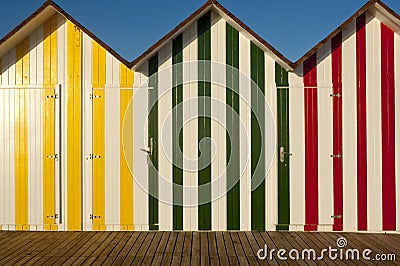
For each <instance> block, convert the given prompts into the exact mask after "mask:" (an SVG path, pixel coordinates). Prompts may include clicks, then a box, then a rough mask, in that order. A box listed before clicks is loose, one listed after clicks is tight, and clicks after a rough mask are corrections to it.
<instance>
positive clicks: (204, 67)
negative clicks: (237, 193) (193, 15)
mask: <svg viewBox="0 0 400 266" xmlns="http://www.w3.org/2000/svg"><path fill="white" fill-rule="evenodd" d="M197 34H198V59H199V60H211V12H208V13H206V14H205V15H204V16H203V17H201V18H200V19H199V20H198V21H197ZM198 75H199V76H198V79H199V82H198V96H199V102H198V104H199V106H198V113H199V114H198V138H199V139H198V143H200V141H201V140H202V139H203V138H206V137H208V138H211V119H210V118H209V117H210V115H211V102H210V100H209V99H206V98H202V96H207V97H211V83H210V82H207V81H204V80H211V79H210V77H211V67H210V64H209V62H208V63H201V62H200V63H199V69H198ZM201 80H203V81H201ZM205 115H207V116H208V117H205ZM204 150H205V151H207V153H208V154H209V156H206V157H207V158H203V159H202V161H201V162H200V161H199V164H200V165H203V166H204V165H207V167H203V169H200V170H199V173H198V184H199V191H198V199H199V202H207V203H205V204H201V205H199V208H198V219H199V230H211V186H209V187H207V188H206V189H203V188H200V186H201V185H204V184H210V182H211V163H210V162H211V144H210V145H207V146H206V147H204ZM199 157H200V149H199Z"/></svg>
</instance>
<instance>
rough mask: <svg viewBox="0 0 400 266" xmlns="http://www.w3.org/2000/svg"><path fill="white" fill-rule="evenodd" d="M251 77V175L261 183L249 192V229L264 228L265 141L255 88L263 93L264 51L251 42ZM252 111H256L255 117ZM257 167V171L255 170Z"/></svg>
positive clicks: (261, 102) (261, 109)
mask: <svg viewBox="0 0 400 266" xmlns="http://www.w3.org/2000/svg"><path fill="white" fill-rule="evenodd" d="M250 50H251V51H250V53H251V58H250V60H251V79H252V80H253V81H254V82H255V83H256V84H257V86H258V88H256V86H255V85H254V84H252V88H251V108H252V113H251V176H252V178H255V177H256V176H257V177H258V178H262V179H263V181H262V183H261V184H260V185H259V186H258V187H257V188H256V189H255V190H253V191H252V192H251V229H252V230H261V231H263V230H265V155H263V154H264V153H261V147H262V144H263V145H264V146H263V147H264V148H265V141H264V142H262V139H261V138H262V136H265V134H264V131H265V129H264V127H261V125H264V120H265V115H264V109H265V100H264V97H263V98H261V99H260V98H259V95H257V93H256V90H257V89H261V91H262V93H263V94H264V93H265V66H264V52H263V51H262V50H261V49H260V48H258V47H257V46H256V45H255V44H254V43H251V48H250ZM254 112H257V114H258V115H257V117H258V120H257V117H256V115H255V113H254ZM257 164H258V166H257ZM256 167H257V172H256V171H255V170H256Z"/></svg>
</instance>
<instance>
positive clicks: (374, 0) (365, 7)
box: [293, 0, 397, 68]
mask: <svg viewBox="0 0 400 266" xmlns="http://www.w3.org/2000/svg"><path fill="white" fill-rule="evenodd" d="M375 3H379V4H380V5H383V6H386V5H384V4H383V3H382V2H381V0H369V1H368V2H367V3H366V4H365V5H363V6H362V7H361V8H360V9H359V10H357V11H356V12H355V13H354V14H353V15H352V16H351V17H349V18H348V19H347V20H345V22H343V23H342V24H341V25H340V26H339V27H337V28H336V29H335V30H333V31H332V32H331V33H330V34H329V35H328V36H327V37H325V38H324V39H323V40H322V41H320V42H319V43H317V44H316V45H315V46H314V47H313V48H311V49H310V50H309V51H308V52H306V53H305V54H304V55H303V56H302V57H300V58H299V59H298V60H297V61H296V62H295V63H294V65H293V68H296V67H298V66H299V65H300V64H302V63H304V61H306V60H307V59H308V58H309V57H311V56H312V55H313V54H315V53H316V52H317V51H318V49H320V48H321V47H322V46H324V45H325V44H326V43H327V42H328V41H329V40H331V39H332V38H333V37H335V36H336V35H337V34H338V33H339V32H341V31H342V30H343V29H344V28H346V27H347V26H348V25H349V24H350V23H351V22H352V21H353V20H354V19H356V18H357V17H359V16H360V15H361V14H363V13H364V12H366V11H367V10H368V9H369V8H370V7H372V6H373V5H375ZM386 8H388V9H390V8H389V7H387V6H386ZM391 12H393V13H395V12H394V11H393V10H391ZM396 15H397V14H396Z"/></svg>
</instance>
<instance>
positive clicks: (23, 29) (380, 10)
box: [0, 0, 400, 71]
mask: <svg viewBox="0 0 400 266" xmlns="http://www.w3.org/2000/svg"><path fill="white" fill-rule="evenodd" d="M209 10H215V11H216V12H218V14H219V15H220V16H221V17H223V18H224V19H226V20H227V21H229V22H230V23H232V24H234V25H235V26H236V27H239V28H241V29H243V30H244V31H245V32H246V33H247V34H248V37H249V38H250V39H251V40H252V41H254V42H255V43H257V44H258V45H260V46H261V47H262V48H264V51H266V52H267V53H270V54H271V56H272V57H274V59H275V60H277V61H278V62H279V63H280V64H281V65H282V66H283V67H284V68H285V69H286V70H288V71H290V70H293V69H295V68H296V67H297V66H299V65H300V64H302V63H303V62H304V61H306V60H307V59H308V58H309V57H311V56H312V55H313V54H315V53H316V52H317V50H318V49H320V48H321V47H322V46H323V45H324V44H326V43H327V42H328V41H330V40H331V39H332V38H333V37H335V36H336V35H337V34H338V33H339V32H340V31H342V30H343V29H344V28H346V27H347V26H348V25H349V24H350V23H351V22H353V21H354V20H355V19H356V18H357V17H358V16H360V15H361V14H363V13H364V12H369V13H371V14H373V15H374V16H375V17H377V18H378V19H379V20H381V21H382V22H383V23H385V24H387V25H388V26H389V27H391V28H392V29H394V30H395V31H396V32H397V33H399V34H400V15H399V14H397V13H396V12H394V11H393V10H392V9H390V8H389V7H388V6H387V5H385V4H384V3H383V2H382V1H381V0H369V1H368V3H366V4H365V5H364V6H363V7H361V8H360V9H359V10H358V11H357V12H355V13H354V15H352V16H351V17H350V18H349V19H347V20H346V21H345V22H344V23H342V24H341V25H340V26H339V27H338V28H336V29H335V30H334V31H332V32H331V33H330V34H329V35H328V36H327V37H326V38H325V39H323V40H322V41H320V42H319V43H318V44H316V45H315V46H314V47H313V48H311V49H310V50H309V51H308V52H306V53H305V54H304V55H303V56H302V57H300V58H299V59H298V60H297V61H296V62H291V61H290V60H289V59H287V58H286V57H285V56H284V55H282V54H281V53H280V52H279V51H278V50H276V49H275V48H274V47H273V46H272V45H270V44H269V43H268V42H267V41H265V40H264V39H263V38H261V37H260V36H259V35H258V34H257V33H255V32H254V31H253V30H252V29H250V28H249V27H248V26H247V25H246V24H244V23H243V22H242V21H241V20H239V19H238V18H237V17H236V16H234V15H233V14H232V13H231V12H229V11H228V10H227V9H226V8H225V7H224V6H222V5H221V4H220V3H219V2H218V1H217V0H207V2H206V3H205V4H204V5H203V6H201V7H200V8H199V9H198V10H196V11H195V12H194V13H193V14H191V15H190V16H189V17H188V18H186V19H185V20H184V21H183V22H181V23H180V24H179V25H178V26H176V27H175V28H174V29H173V30H172V31H170V32H169V33H167V34H166V35H165V36H164V37H162V38H161V39H160V40H159V41H157V42H156V43H155V44H153V45H152V46H151V47H150V48H149V49H147V50H146V51H145V52H144V53H143V54H142V55H140V56H139V57H137V58H136V59H135V60H133V61H132V62H129V61H128V60H126V59H125V58H123V57H122V56H121V55H120V54H119V53H117V52H116V51H115V50H113V49H112V48H111V47H110V46H108V45H107V44H106V43H104V42H103V41H102V40H100V39H99V38H98V37H97V36H96V35H94V34H93V33H92V32H90V31H89V30H88V29H87V28H85V27H84V26H83V25H82V24H81V23H79V22H78V21H77V20H76V19H74V18H73V17H72V16H71V15H69V14H68V13H67V12H65V11H64V10H63V9H62V8H61V7H60V6H59V5H57V4H56V3H55V2H53V1H52V0H47V1H46V2H45V3H44V4H43V5H42V6H41V7H39V8H38V9H37V10H36V11H35V12H34V13H33V14H32V15H30V16H29V17H28V18H26V19H25V20H24V21H23V22H21V23H20V24H19V25H18V26H17V27H15V28H14V29H13V30H12V31H10V32H9V33H8V34H7V35H5V36H4V37H3V38H2V39H1V40H0V57H1V56H2V54H3V53H4V52H6V51H5V50H7V49H8V48H9V47H13V46H15V45H16V44H17V43H18V42H20V41H22V39H24V38H26V37H27V36H28V35H29V34H30V32H29V29H30V28H32V27H34V28H36V27H37V26H39V25H41V24H42V23H44V22H45V21H46V20H47V19H48V18H50V17H51V16H52V15H53V14H55V13H56V12H58V13H59V14H61V15H62V16H64V17H65V18H66V19H68V20H69V21H71V22H72V23H73V24H75V25H76V26H77V27H79V28H80V29H81V30H82V31H83V32H84V33H86V34H87V35H88V36H89V37H91V38H92V39H93V40H94V41H96V42H97V43H98V44H99V45H100V46H102V47H103V48H104V49H105V50H106V51H108V52H109V53H110V54H112V55H113V56H115V57H116V58H117V59H118V60H119V61H120V62H121V63H123V64H125V65H126V66H127V67H128V68H133V69H135V68H136V67H137V66H138V65H140V64H141V62H143V61H144V60H145V59H147V58H148V57H150V56H151V55H152V54H154V53H155V52H156V51H157V50H158V49H160V48H161V47H162V45H163V44H164V43H165V42H166V41H168V40H171V39H173V38H174V37H175V36H177V35H178V34H180V33H181V32H182V31H183V30H184V29H185V27H186V26H188V24H190V23H191V22H193V21H196V20H197V19H198V18H200V17H201V16H202V15H203V14H205V13H206V12H208V11H209Z"/></svg>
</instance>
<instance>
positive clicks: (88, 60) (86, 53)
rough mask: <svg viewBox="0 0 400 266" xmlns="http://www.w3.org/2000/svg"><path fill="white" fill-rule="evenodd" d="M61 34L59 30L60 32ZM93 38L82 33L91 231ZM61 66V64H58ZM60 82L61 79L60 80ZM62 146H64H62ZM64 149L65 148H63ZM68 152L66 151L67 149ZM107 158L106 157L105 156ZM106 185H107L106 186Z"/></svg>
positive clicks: (88, 226)
mask: <svg viewBox="0 0 400 266" xmlns="http://www.w3.org/2000/svg"><path fill="white" fill-rule="evenodd" d="M59 35H61V32H60V34H59ZM92 45H93V40H92V39H91V38H90V37H89V36H88V35H87V34H85V33H82V52H83V58H82V63H83V69H82V75H83V76H82V79H83V85H84V87H83V88H82V90H83V93H82V95H83V101H82V103H83V105H84V106H83V117H84V120H83V125H84V127H83V154H84V156H85V160H84V161H83V177H82V178H83V182H82V184H83V190H82V193H83V199H82V200H83V221H82V223H83V228H82V230H84V231H92V227H93V225H92V221H93V220H92V219H90V218H91V214H93V161H92V160H89V159H88V157H89V154H91V153H92V152H93V100H92V99H91V97H90V95H91V94H93V82H92V79H93V59H92V57H93V48H92ZM60 67H61V65H60ZM60 82H61V81H60ZM63 148H64V147H63ZM64 151H65V150H64ZM67 152H68V151H67ZM64 156H65V155H64ZM107 158H108V157H107ZM106 187H107V186H106Z"/></svg>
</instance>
